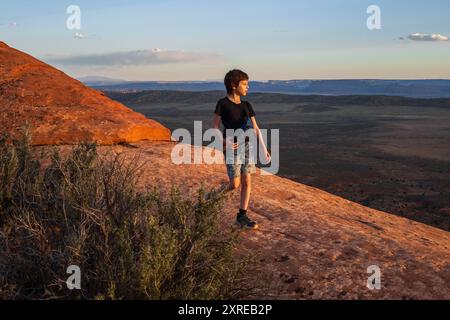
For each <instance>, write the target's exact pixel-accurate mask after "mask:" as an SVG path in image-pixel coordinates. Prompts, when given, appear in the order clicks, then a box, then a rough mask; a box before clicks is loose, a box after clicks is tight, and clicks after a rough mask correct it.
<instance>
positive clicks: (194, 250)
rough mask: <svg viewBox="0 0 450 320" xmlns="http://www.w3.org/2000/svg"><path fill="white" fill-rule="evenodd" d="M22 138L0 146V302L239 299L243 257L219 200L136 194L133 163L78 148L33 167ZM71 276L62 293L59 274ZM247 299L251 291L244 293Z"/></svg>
mask: <svg viewBox="0 0 450 320" xmlns="http://www.w3.org/2000/svg"><path fill="white" fill-rule="evenodd" d="M29 142H30V135H29V133H28V132H27V131H25V132H24V134H23V138H22V139H21V140H19V141H17V140H12V141H11V139H9V137H8V136H3V137H2V138H1V139H0V299H152V300H153V299H239V298H243V297H246V295H247V294H248V293H249V290H250V288H246V286H245V279H244V278H243V275H244V270H245V269H246V267H247V265H248V261H249V259H248V257H244V258H240V259H237V258H235V254H234V253H235V248H236V245H237V244H238V239H239V238H238V234H237V232H236V231H232V230H230V228H228V227H226V228H223V227H221V224H220V218H221V212H222V206H223V202H224V198H225V195H223V194H222V193H218V192H205V189H204V188H201V189H200V190H198V195H197V197H196V199H190V198H187V197H184V196H183V195H182V194H181V193H180V191H179V190H178V189H177V188H175V187H173V188H172V190H171V192H170V193H168V194H164V193H163V192H159V191H158V190H157V188H156V187H154V188H153V189H151V190H149V189H148V188H147V189H145V190H144V191H142V190H141V191H138V188H137V187H136V183H137V180H138V178H139V176H140V174H141V173H142V170H141V169H142V165H140V164H139V161H135V160H136V159H132V161H128V162H127V161H125V158H124V156H123V155H121V154H113V153H111V152H110V153H108V154H106V155H100V154H99V153H98V151H97V148H98V147H97V145H96V144H90V143H81V144H79V145H77V146H75V147H73V149H72V150H71V153H70V154H69V155H68V156H67V157H65V158H63V157H62V156H61V154H60V153H59V152H58V151H57V149H56V148H53V151H52V152H51V153H50V154H49V155H48V156H49V159H51V164H50V165H49V166H47V167H45V168H44V167H42V166H41V163H40V161H38V159H37V158H36V157H34V156H33V153H32V149H31V147H30V144H29ZM70 265H77V266H79V267H80V270H81V290H76V289H75V290H69V289H68V288H67V285H66V280H67V278H68V277H69V276H70V275H69V274H67V273H66V270H67V267H68V266H70ZM250 291H251V290H250Z"/></svg>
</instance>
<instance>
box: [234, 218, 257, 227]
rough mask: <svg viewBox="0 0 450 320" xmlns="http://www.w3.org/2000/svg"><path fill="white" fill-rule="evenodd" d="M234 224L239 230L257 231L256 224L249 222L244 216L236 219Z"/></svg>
mask: <svg viewBox="0 0 450 320" xmlns="http://www.w3.org/2000/svg"><path fill="white" fill-rule="evenodd" d="M236 224H237V225H238V226H239V227H241V228H246V229H258V224H257V223H256V222H255V221H252V220H250V218H249V217H248V216H247V215H246V214H244V215H242V216H239V217H238V218H237V219H236Z"/></svg>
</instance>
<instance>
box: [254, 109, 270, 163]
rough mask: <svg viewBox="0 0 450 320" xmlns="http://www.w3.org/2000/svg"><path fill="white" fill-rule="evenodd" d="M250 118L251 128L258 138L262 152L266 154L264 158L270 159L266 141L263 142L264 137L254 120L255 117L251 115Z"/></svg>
mask: <svg viewBox="0 0 450 320" xmlns="http://www.w3.org/2000/svg"><path fill="white" fill-rule="evenodd" d="M250 119H251V120H252V124H253V130H254V131H255V134H256V137H257V138H258V140H259V142H260V143H261V147H262V148H263V151H264V154H265V155H266V160H267V161H270V158H271V157H270V153H269V151H267V147H266V143H265V142H264V139H263V137H262V135H261V130H260V129H259V127H258V123H257V122H256V118H255V117H254V116H253V117H251V118H250Z"/></svg>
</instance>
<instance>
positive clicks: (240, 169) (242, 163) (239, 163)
mask: <svg viewBox="0 0 450 320" xmlns="http://www.w3.org/2000/svg"><path fill="white" fill-rule="evenodd" d="M250 148H251V147H250V143H248V142H246V143H245V147H244V146H240V147H238V149H237V150H234V152H233V150H229V151H228V150H227V151H226V152H233V154H232V157H233V163H232V164H226V166H227V174H228V177H229V178H230V180H231V179H233V178H237V177H239V176H240V175H241V174H250V173H255V172H256V165H255V159H252V158H251V157H250ZM226 152H224V156H225V159H226ZM230 155H231V153H230Z"/></svg>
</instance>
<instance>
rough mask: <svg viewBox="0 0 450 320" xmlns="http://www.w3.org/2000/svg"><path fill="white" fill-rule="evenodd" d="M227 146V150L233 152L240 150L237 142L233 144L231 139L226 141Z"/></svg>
mask: <svg viewBox="0 0 450 320" xmlns="http://www.w3.org/2000/svg"><path fill="white" fill-rule="evenodd" d="M225 145H226V147H227V148H231V149H232V150H236V149H237V148H238V144H237V142H233V141H231V140H229V139H225Z"/></svg>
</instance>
